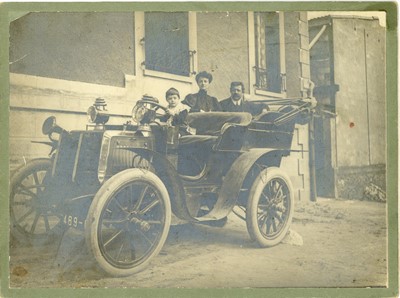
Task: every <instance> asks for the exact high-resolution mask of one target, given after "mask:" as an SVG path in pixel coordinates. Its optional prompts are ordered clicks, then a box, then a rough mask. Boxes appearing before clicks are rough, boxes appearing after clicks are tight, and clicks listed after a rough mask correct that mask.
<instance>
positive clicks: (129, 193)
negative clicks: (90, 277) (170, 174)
mask: <svg viewBox="0 0 400 298" xmlns="http://www.w3.org/2000/svg"><path fill="white" fill-rule="evenodd" d="M170 224H171V204H170V201H169V196H168V191H167V189H166V188H165V186H164V184H163V183H162V181H161V180H160V179H159V178H158V177H157V176H156V175H155V174H154V173H152V172H150V171H147V170H143V169H128V170H125V171H122V172H120V173H118V174H116V175H114V176H113V177H112V178H110V179H109V180H108V181H106V182H105V183H104V184H103V185H102V187H101V188H100V190H99V191H98V192H97V194H96V196H95V198H94V200H93V202H92V204H91V206H90V209H89V213H88V217H87V219H86V228H85V232H86V242H87V244H88V247H89V251H90V252H91V253H92V255H93V256H94V258H95V260H96V261H97V263H98V265H99V266H100V268H101V269H103V270H104V271H105V272H106V273H108V274H111V275H114V276H126V275H130V274H134V273H136V272H139V271H141V270H143V269H144V268H145V267H146V266H147V265H148V263H149V262H150V261H151V259H152V258H153V257H154V256H156V255H157V254H158V253H159V252H160V250H161V248H162V246H163V245H164V242H165V240H166V238H167V236H168V231H169V227H170Z"/></svg>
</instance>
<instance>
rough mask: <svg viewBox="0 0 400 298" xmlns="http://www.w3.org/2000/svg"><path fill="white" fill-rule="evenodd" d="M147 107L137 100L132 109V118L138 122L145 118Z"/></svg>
mask: <svg viewBox="0 0 400 298" xmlns="http://www.w3.org/2000/svg"><path fill="white" fill-rule="evenodd" d="M147 111H148V108H147V107H146V106H145V105H144V104H143V103H140V102H138V103H137V104H136V105H135V107H134V108H133V110H132V120H133V121H135V122H136V123H138V124H140V123H141V122H142V120H143V119H144V118H145V116H146V113H147Z"/></svg>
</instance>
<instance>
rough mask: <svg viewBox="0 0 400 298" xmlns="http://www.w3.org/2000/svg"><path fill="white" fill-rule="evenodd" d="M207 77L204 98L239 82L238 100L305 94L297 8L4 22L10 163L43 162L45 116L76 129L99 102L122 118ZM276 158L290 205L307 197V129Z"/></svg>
mask: <svg viewBox="0 0 400 298" xmlns="http://www.w3.org/2000/svg"><path fill="white" fill-rule="evenodd" d="M202 70H206V71H209V72H211V73H212V74H213V77H214V80H213V82H212V84H211V86H210V90H209V93H210V94H212V95H214V96H216V97H217V98H218V99H219V100H222V99H224V98H227V97H228V96H229V85H230V82H231V81H242V82H244V85H245V92H246V98H247V99H248V100H254V99H271V98H275V99H276V98H287V97H301V96H305V95H306V94H307V92H308V91H309V88H310V56H309V37H308V21H307V14H306V13H305V12H195V11H187V12H173V13H171V12H168V13H167V12H141V11H136V12H121V13H114V12H113V13H111V12H110V13H108V12H101V13H95V12H90V13H65V12H63V13H29V14H26V15H23V16H21V17H20V18H18V19H16V20H14V21H13V22H11V23H10V164H11V165H12V166H14V165H17V164H21V163H22V162H23V160H26V159H31V158H35V157H39V156H46V154H47V153H48V149H47V148H45V147H46V146H43V145H40V144H32V143H31V140H36V141H37V140H43V139H45V138H46V137H44V136H43V135H42V133H41V125H42V123H43V120H44V119H45V118H47V117H48V116H50V115H55V116H56V117H57V122H58V123H59V124H60V125H62V126H63V127H64V128H66V129H67V130H72V129H82V128H84V127H85V125H86V123H87V119H86V110H87V108H88V107H89V106H90V105H92V103H93V101H94V100H95V98H97V97H102V98H105V99H106V101H107V103H108V109H109V111H110V113H111V114H113V115H114V117H112V120H111V121H114V122H117V123H121V121H127V120H129V119H130V114H131V109H132V107H133V106H134V103H135V101H136V100H138V99H140V98H141V97H142V95H144V94H148V95H152V96H155V97H157V98H158V99H159V100H160V102H161V103H164V104H165V103H166V102H165V100H164V96H165V95H164V94H165V91H166V90H167V89H168V88H170V87H175V88H177V89H178V90H179V92H180V94H181V98H183V97H184V96H185V95H186V94H188V93H193V92H196V91H197V88H198V87H197V85H196V82H195V75H196V73H198V72H199V71H202ZM292 148H293V149H301V150H303V151H301V152H294V153H292V154H291V156H290V157H288V158H285V159H284V160H283V164H282V167H283V168H284V169H285V170H286V171H287V172H288V173H289V175H290V177H291V178H292V182H293V184H294V186H295V188H296V196H297V198H299V199H309V195H310V178H309V157H308V152H307V150H308V127H307V125H305V126H298V127H296V129H295V135H294V138H293V144H292Z"/></svg>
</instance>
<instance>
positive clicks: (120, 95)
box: [3, 7, 395, 289]
mask: <svg viewBox="0 0 400 298" xmlns="http://www.w3.org/2000/svg"><path fill="white" fill-rule="evenodd" d="M300 8H301V7H298V9H297V11H294V10H290V11H289V10H282V11H276V10H269V11H267V10H262V11H257V10H249V11H237V10H230V11H229V10H227V11H199V10H193V11H157V10H153V11H144V10H142V11H133V10H132V11H123V12H122V11H121V12H115V11H109V12H107V11H101V12H95V11H86V12H76V11H75V12H65V11H64V12H22V11H21V12H14V13H13V14H12V15H11V19H10V23H9V93H10V96H9V173H10V174H9V177H10V184H9V214H10V219H9V220H10V231H9V233H10V237H9V239H10V241H9V257H10V258H9V263H8V266H9V286H10V288H24V289H25V288H190V289H192V288H386V287H387V286H388V266H389V262H388V216H387V154H386V148H387V134H386V132H387V127H386V120H387V118H386V108H387V98H386V55H387V54H386V36H387V35H386V34H387V28H386V26H387V25H386V13H385V12H384V11H368V12H366V11H302V10H301V9H300ZM393 199H395V198H393ZM3 278H4V276H3Z"/></svg>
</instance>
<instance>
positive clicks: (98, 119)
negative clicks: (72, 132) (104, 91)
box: [87, 98, 110, 124]
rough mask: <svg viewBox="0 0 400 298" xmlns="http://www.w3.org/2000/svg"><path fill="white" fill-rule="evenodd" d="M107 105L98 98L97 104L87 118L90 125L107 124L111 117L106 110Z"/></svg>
mask: <svg viewBox="0 0 400 298" xmlns="http://www.w3.org/2000/svg"><path fill="white" fill-rule="evenodd" d="M106 106H107V104H106V103H105V100H104V99H102V98H96V101H95V103H94V104H93V105H92V106H90V107H89V108H88V110H87V117H88V120H89V122H90V123H96V124H105V123H106V122H107V121H108V119H109V118H110V115H109V114H108V113H107V110H106Z"/></svg>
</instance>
